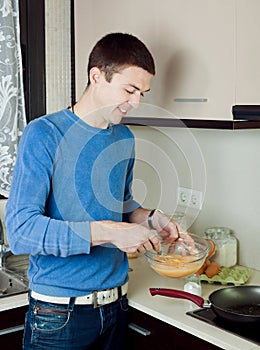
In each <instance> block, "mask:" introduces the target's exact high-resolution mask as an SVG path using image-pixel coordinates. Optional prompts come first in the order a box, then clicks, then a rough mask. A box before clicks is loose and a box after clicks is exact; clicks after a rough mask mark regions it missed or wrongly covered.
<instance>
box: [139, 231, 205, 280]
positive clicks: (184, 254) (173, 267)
mask: <svg viewBox="0 0 260 350" xmlns="http://www.w3.org/2000/svg"><path fill="white" fill-rule="evenodd" d="M189 236H190V237H191V238H192V240H193V243H192V244H191V241H190V240H185V239H184V238H181V237H180V238H178V239H177V240H176V241H174V242H173V243H171V244H167V245H161V249H160V251H159V252H156V251H154V250H150V251H147V252H145V254H144V255H145V256H146V258H147V260H148V262H149V263H150V266H151V268H152V269H153V270H154V271H156V272H157V273H158V274H160V275H162V276H166V277H171V278H180V277H185V276H189V275H192V274H193V273H196V272H197V271H198V270H199V269H200V268H201V266H202V265H203V263H204V262H205V260H206V257H207V255H208V252H209V249H210V243H209V242H208V241H207V240H206V239H204V238H202V237H200V236H198V235H196V234H192V233H189Z"/></svg>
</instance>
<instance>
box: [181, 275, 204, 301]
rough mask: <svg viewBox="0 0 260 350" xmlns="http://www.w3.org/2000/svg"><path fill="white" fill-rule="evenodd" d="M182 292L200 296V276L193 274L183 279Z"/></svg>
mask: <svg viewBox="0 0 260 350" xmlns="http://www.w3.org/2000/svg"><path fill="white" fill-rule="evenodd" d="M183 290H184V291H185V292H188V293H192V294H196V295H198V296H201V283H200V275H197V274H196V273H194V274H193V275H190V276H187V277H185V279H184V287H183Z"/></svg>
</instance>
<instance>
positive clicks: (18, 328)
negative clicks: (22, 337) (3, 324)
mask: <svg viewBox="0 0 260 350" xmlns="http://www.w3.org/2000/svg"><path fill="white" fill-rule="evenodd" d="M23 329H24V325H20V326H16V327H10V328H5V329H1V330H0V336H1V335H4V334H9V333H15V332H19V331H22V330H23Z"/></svg>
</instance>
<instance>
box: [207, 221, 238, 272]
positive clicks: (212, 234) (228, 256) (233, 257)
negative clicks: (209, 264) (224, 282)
mask: <svg viewBox="0 0 260 350" xmlns="http://www.w3.org/2000/svg"><path fill="white" fill-rule="evenodd" d="M205 237H206V238H209V239H212V240H213V241H214V242H215V244H216V251H215V254H214V255H213V257H212V260H213V261H216V262H217V263H218V264H219V265H220V266H225V267H231V266H234V265H236V263H237V240H236V238H235V237H234V236H233V235H232V233H231V231H230V229H229V228H226V227H210V228H208V229H207V230H206V231H205Z"/></svg>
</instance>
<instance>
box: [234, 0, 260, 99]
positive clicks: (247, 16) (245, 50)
mask: <svg viewBox="0 0 260 350" xmlns="http://www.w3.org/2000/svg"><path fill="white" fill-rule="evenodd" d="M259 14H260V1H259V0H249V1H245V0H237V38H236V51H237V69H236V70H237V80H236V99H235V100H236V104H238V105H239V104H246V105H254V104H256V105H259V104H260V20H259Z"/></svg>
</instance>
